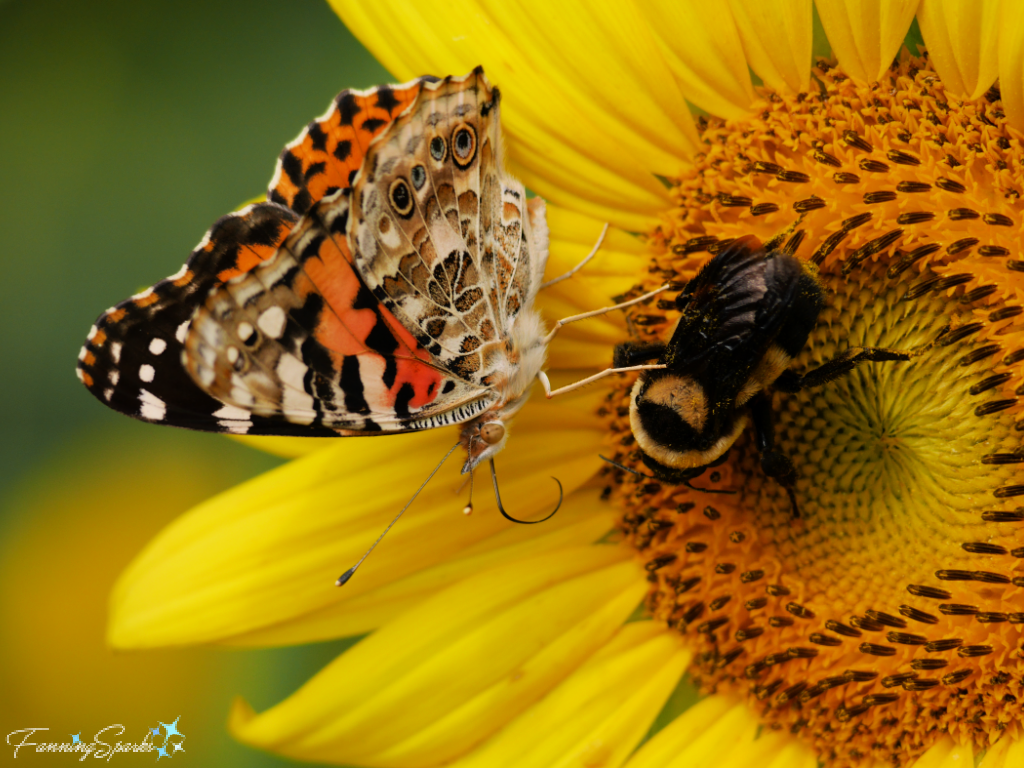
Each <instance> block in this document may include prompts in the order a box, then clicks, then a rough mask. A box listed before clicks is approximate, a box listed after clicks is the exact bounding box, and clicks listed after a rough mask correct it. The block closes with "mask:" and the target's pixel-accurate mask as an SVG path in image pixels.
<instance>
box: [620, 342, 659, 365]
mask: <svg viewBox="0 0 1024 768" xmlns="http://www.w3.org/2000/svg"><path fill="white" fill-rule="evenodd" d="M665 348H666V346H665V345H664V344H658V343H656V342H643V341H626V342H623V343H622V344H616V345H615V352H614V353H613V354H612V366H613V367H615V368H631V367H632V366H634V365H639V364H640V363H642V362H644V361H645V360H657V359H658V358H660V357H661V356H662V355H663V354H665Z"/></svg>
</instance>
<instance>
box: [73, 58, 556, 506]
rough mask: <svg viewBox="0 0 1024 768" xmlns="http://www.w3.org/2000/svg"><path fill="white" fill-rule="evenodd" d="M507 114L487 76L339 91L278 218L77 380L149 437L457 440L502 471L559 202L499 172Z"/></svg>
mask: <svg viewBox="0 0 1024 768" xmlns="http://www.w3.org/2000/svg"><path fill="white" fill-rule="evenodd" d="M499 102H500V92H499V90H498V89H497V88H495V87H492V86H491V85H490V84H489V83H488V81H487V78H486V77H485V76H484V73H483V70H482V69H481V68H477V69H475V70H474V71H473V72H471V73H469V74H468V75H465V76H463V77H446V78H444V79H438V78H434V77H421V78H419V79H417V80H414V81H411V82H408V83H405V84H402V85H394V86H390V85H384V86H380V87H376V88H370V89H368V90H364V91H357V90H346V91H343V92H342V93H341V94H340V95H338V97H337V98H336V99H335V100H334V102H333V103H332V104H331V107H330V108H329V109H328V111H327V112H326V114H324V115H323V116H322V117H320V118H319V119H317V120H314V121H313V122H311V123H310V124H309V125H308V126H307V127H306V128H305V129H304V130H303V131H302V133H301V134H300V135H299V137H298V138H297V139H295V141H293V142H291V143H290V144H289V145H288V146H287V147H286V148H285V149H284V151H283V152H282V153H281V155H280V158H279V160H278V163H277V168H276V170H275V172H274V176H273V179H272V181H271V183H270V188H269V191H268V194H267V199H266V202H260V203H256V204H252V205H248V206H246V207H245V208H243V209H241V210H239V211H237V212H235V213H231V214H228V215H227V216H224V217H223V218H221V219H220V220H218V221H217V222H216V223H215V224H214V225H213V227H212V228H211V229H210V231H209V232H207V233H206V235H205V236H204V237H203V239H202V241H201V242H200V243H199V245H198V246H197V247H196V249H195V250H194V251H193V252H192V254H191V256H190V257H189V259H188V261H187V262H186V263H185V265H184V266H183V267H182V268H181V270H179V271H178V272H177V273H176V274H174V275H171V276H170V277H168V278H166V279H165V280H161V281H160V282H158V283H156V284H155V285H153V286H152V287H151V288H148V289H146V290H144V291H142V292H141V293H139V294H137V295H135V296H132V297H131V298H130V299H128V300H126V301H123V302H121V303H120V304H118V305H117V306H115V307H113V308H111V309H109V310H107V311H106V312H104V313H103V314H102V315H100V317H99V319H98V320H97V321H96V323H95V325H94V326H93V327H92V329H91V330H90V331H89V334H88V339H87V341H86V343H85V346H84V347H83V348H82V351H81V353H80V354H79V360H78V370H77V373H78V377H79V379H81V381H82V382H83V383H84V384H85V386H86V387H87V388H88V389H89V391H90V392H92V394H93V395H95V396H96V397H97V398H98V399H99V400H100V401H101V402H103V403H104V404H106V405H108V406H110V407H111V408H114V409H116V410H118V411H120V412H122V413H125V414H127V415H129V416H132V417H134V418H137V419H141V420H143V421H148V422H153V423H159V424H170V425H172V426H177V427H185V428H189V429H197V430H205V431H210V432H228V433H235V434H248V435H298V436H339V435H340V436H354V435H370V434H381V433H384V434H387V433H401V432H414V431H418V430H423V429H430V428H434V427H442V426H446V425H451V424H459V425H461V432H460V441H459V442H460V444H461V445H462V446H463V447H464V448H465V450H466V462H465V466H464V470H463V471H466V470H470V469H472V468H473V467H475V466H476V465H477V464H479V463H480V462H482V461H484V460H487V459H492V458H493V456H494V455H495V454H497V453H498V452H499V451H500V450H501V449H502V448H503V447H504V445H505V442H506V440H507V438H508V429H507V427H506V424H507V421H508V420H509V418H510V417H511V416H512V415H513V414H514V413H516V411H518V410H519V409H520V408H521V407H522V405H523V404H524V402H525V401H526V399H527V397H528V395H529V390H530V387H531V386H532V383H533V380H534V379H535V378H537V377H538V374H541V369H542V367H543V365H544V362H545V356H546V351H547V343H548V340H549V336H548V335H546V332H545V329H544V325H543V323H542V321H541V319H540V316H539V315H538V313H537V312H536V310H535V309H534V299H535V297H536V295H537V291H538V289H539V287H540V285H541V281H542V279H543V274H544V268H545V264H546V262H547V258H548V229H547V224H546V221H545V208H544V202H543V200H541V199H540V198H536V197H534V198H531V199H527V195H526V190H525V189H524V187H523V185H522V184H521V183H520V182H518V181H517V180H515V179H514V178H512V177H510V176H509V175H508V174H507V173H506V172H505V171H504V166H503V162H502V148H501V136H500V129H499ZM545 381H546V380H545ZM492 471H493V462H492ZM499 503H500V502H499ZM502 511H503V510H502Z"/></svg>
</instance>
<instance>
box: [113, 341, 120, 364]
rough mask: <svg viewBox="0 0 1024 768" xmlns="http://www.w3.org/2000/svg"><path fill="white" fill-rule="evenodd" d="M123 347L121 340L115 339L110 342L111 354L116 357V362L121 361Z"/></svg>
mask: <svg viewBox="0 0 1024 768" xmlns="http://www.w3.org/2000/svg"><path fill="white" fill-rule="evenodd" d="M121 347H122V344H121V342H120V341H114V342H111V344H110V356H111V357H112V358H113V359H114V363H115V364H116V363H120V362H121Z"/></svg>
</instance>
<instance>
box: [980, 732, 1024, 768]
mask: <svg viewBox="0 0 1024 768" xmlns="http://www.w3.org/2000/svg"><path fill="white" fill-rule="evenodd" d="M1019 765H1024V741H1022V740H1021V739H1020V738H1015V739H1014V738H1010V737H1008V736H1005V735H1004V736H1003V737H1002V738H1001V739H999V741H997V742H996V743H995V744H993V745H992V746H991V747H989V749H988V751H987V752H986V753H985V756H984V757H983V758H982V759H981V762H980V763H978V768H1016V766H1019Z"/></svg>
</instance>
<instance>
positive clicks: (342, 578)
mask: <svg viewBox="0 0 1024 768" xmlns="http://www.w3.org/2000/svg"><path fill="white" fill-rule="evenodd" d="M460 445H461V443H456V444H455V445H453V446H452V447H451V449H450V450H449V451H448V453H446V454H445V455H444V458H443V459H441V461H439V462H438V464H437V466H436V467H434V471H433V472H431V473H430V474H429V475H427V479H426V480H424V481H423V485H421V486H420V487H419V488H417V489H416V493H414V494H413V495H412V498H411V499H409V500H408V501H407V502H406V503H405V506H404V507H402V511H401V512H399V513H398V514H397V515H395V519H394V520H392V521H391V522H390V523H388V527H387V528H385V529H384V531H383V532H382V533H381V535H380V536H378V537H377V540H376V541H375V542H373V544H371V545H370V548H369V549H368V550H366V554H364V555H363V556H362V557H360V558H359V562H358V563H356V564H355V565H353V566H352V567H351V568H349V569H348V570H347V571H345V572H344V573H343V574H341V576H339V577H338V580H337V581H336V582H334V583H335V585H336V586H339V587H340V586H342V585H343V584H346V583H347V582H348V580H349V579H351V578H352V575H353V574H354V573H355V572H356V568H358V567H359V566H360V565H362V564H363V560H365V559H366V558H367V557H369V556H370V553H371V552H373V550H374V547H376V546H377V545H378V544H380V540H381V539H383V538H384V537H385V536H386V535H387V532H388V531H390V530H391V528H392V527H393V526H394V524H395V523H397V522H398V518H400V517H401V516H402V515H403V514H405V510H407V509H408V508H409V507H410V506H411V505H412V503H413V502H414V501H416V497H417V496H419V495H420V491H422V490H423V489H424V488H426V487H427V483H429V482H430V481H431V479H432V478H433V477H434V475H436V474H437V470H439V469H440V468H441V465H442V464H444V463H445V462H446V461H447V460H448V457H449V456H451V455H452V453H454V452H455V449H456V448H458V447H459V446H460ZM499 506H501V505H500V504H499Z"/></svg>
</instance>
